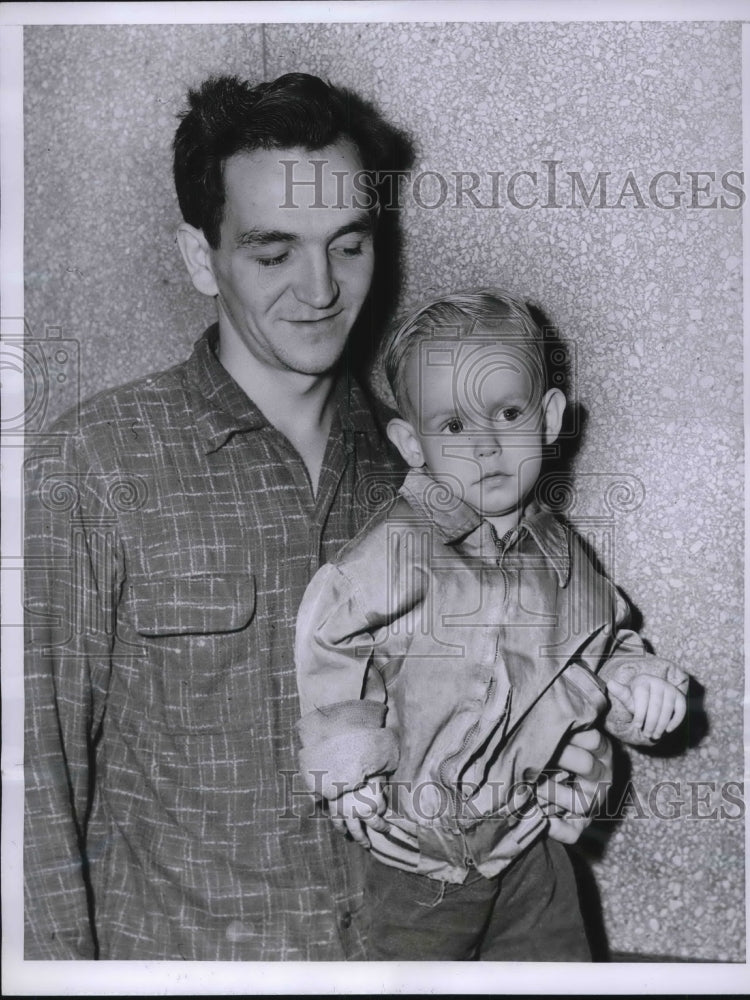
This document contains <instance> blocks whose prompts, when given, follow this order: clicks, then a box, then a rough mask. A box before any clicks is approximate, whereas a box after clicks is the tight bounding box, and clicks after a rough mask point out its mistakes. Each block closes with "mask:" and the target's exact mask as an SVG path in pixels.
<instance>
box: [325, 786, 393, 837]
mask: <svg viewBox="0 0 750 1000" xmlns="http://www.w3.org/2000/svg"><path fill="white" fill-rule="evenodd" d="M386 805H387V802H386V798H385V794H384V792H383V781H382V779H381V778H370V780H369V781H368V782H367V783H366V784H364V785H362V786H361V787H360V788H355V789H354V791H351V792H344V793H343V794H342V795H339V797H338V798H337V799H330V800H329V802H328V811H329V813H330V816H331V821H332V822H333V825H334V826H335V827H336V829H337V830H338V831H339V833H350V834H351V835H352V838H353V839H354V840H356V841H357V843H358V844H361V845H362V847H366V848H368V849H369V847H370V839H369V837H368V836H367V830H366V827H368V826H370V827H372V829H373V830H379V831H380V832H381V833H387V832H388V829H389V827H388V823H386V821H385V820H384V819H383V816H382V813H383V812H385V807H386Z"/></svg>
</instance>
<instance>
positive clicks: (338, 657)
mask: <svg viewBox="0 0 750 1000" xmlns="http://www.w3.org/2000/svg"><path fill="white" fill-rule="evenodd" d="M382 623H383V619H382V617H381V616H380V615H379V614H378V613H377V611H371V612H370V613H369V614H368V613H366V612H365V611H364V609H363V608H362V606H361V604H360V601H359V600H358V597H357V594H356V592H355V587H354V586H353V584H352V583H351V582H350V580H349V579H348V578H347V577H346V576H345V575H344V573H343V572H342V571H341V570H340V569H339V567H338V566H336V565H332V564H328V565H326V566H323V567H322V568H321V569H320V570H318V572H317V573H316V575H315V576H314V577H313V579H312V581H311V582H310V585H309V586H308V588H307V591H306V592H305V596H304V598H303V600H302V603H301V605H300V609H299V614H298V618H297V635H296V644H295V659H296V665H297V684H298V688H299V696H300V707H301V711H302V718H301V719H300V721H299V723H298V724H297V731H298V734H299V737H300V742H301V745H302V748H301V751H300V758H299V762H300V770H301V772H302V777H303V780H304V781H305V783H306V784H307V786H308V788H310V790H311V791H314V792H316V793H317V794H319V795H322V796H324V797H325V798H337V797H338V796H339V795H341V794H342V793H343V792H345V791H348V790H350V789H353V788H357V787H359V786H360V785H362V784H363V783H364V782H365V781H366V780H367V778H368V777H371V776H374V775H379V774H385V773H388V772H391V771H393V770H395V768H396V765H397V764H398V756H399V751H398V740H397V734H396V732H395V731H394V730H393V729H390V728H386V727H385V717H386V712H387V705H386V700H387V699H386V689H385V684H384V682H383V679H382V677H381V676H380V674H379V673H378V671H377V669H375V668H374V667H373V668H372V669H370V666H371V661H372V654H373V650H374V648H375V638H374V632H375V631H376V630H377V629H378V628H379V627H380V626H381V625H382Z"/></svg>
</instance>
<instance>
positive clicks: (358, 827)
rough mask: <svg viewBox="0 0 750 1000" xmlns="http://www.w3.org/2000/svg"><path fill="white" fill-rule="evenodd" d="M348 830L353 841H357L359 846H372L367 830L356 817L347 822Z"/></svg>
mask: <svg viewBox="0 0 750 1000" xmlns="http://www.w3.org/2000/svg"><path fill="white" fill-rule="evenodd" d="M345 822H346V829H347V830H348V831H349V833H350V835H351V837H352V839H353V840H356V841H357V843H358V844H361V845H362V847H369V846H370V838H369V837H368V836H367V834H366V833H365V829H364V827H363V826H362V821H361V820H359V819H356V818H355V817H350V818H349V819H347V820H346V821H345Z"/></svg>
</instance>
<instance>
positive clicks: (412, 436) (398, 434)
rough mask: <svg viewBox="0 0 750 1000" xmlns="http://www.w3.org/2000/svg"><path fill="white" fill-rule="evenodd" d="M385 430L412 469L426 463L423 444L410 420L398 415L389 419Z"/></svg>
mask: <svg viewBox="0 0 750 1000" xmlns="http://www.w3.org/2000/svg"><path fill="white" fill-rule="evenodd" d="M385 430H386V434H387V435H388V437H389V438H390V440H391V441H392V442H393V444H395V446H396V447H397V448H398V450H399V453H400V455H401V457H402V458H403V460H404V461H405V462H406V464H407V465H410V466H411V467H412V469H418V468H419V467H420V466H422V465H424V455H423V454H422V446H421V445H420V443H419V438H418V437H417V435H416V433H415V431H414V428H413V427H412V425H411V424H410V423H409V421H408V420H402V419H401V418H400V417H397V418H396V419H395V420H391V421H389V423H388V426H387V427H386V429H385Z"/></svg>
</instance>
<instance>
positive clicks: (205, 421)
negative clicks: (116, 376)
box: [185, 323, 373, 454]
mask: <svg viewBox="0 0 750 1000" xmlns="http://www.w3.org/2000/svg"><path fill="white" fill-rule="evenodd" d="M218 341H219V326H218V323H215V324H214V325H213V326H210V327H209V328H208V329H207V330H206V331H205V332H204V333H203V335H202V336H201V337H200V338H199V339H198V340H197V341H196V343H195V347H194V348H193V353H192V355H191V356H190V358H189V359H188V361H187V364H186V366H185V370H186V375H187V381H188V389H189V392H190V395H191V404H192V412H193V414H194V417H195V423H196V427H197V428H198V434H199V435H200V437H201V439H202V441H203V444H204V448H205V452H206V454H209V453H210V452H213V451H218V450H219V449H220V448H221V447H223V445H225V444H226V442H227V441H228V440H229V439H230V438H231V437H232V436H233V435H235V434H237V433H242V432H244V431H255V430H260V429H261V428H264V427H269V426H270V424H269V422H268V420H267V419H266V417H265V416H264V415H263V413H262V412H261V411H260V409H259V408H258V407H257V406H256V405H255V403H254V402H253V401H252V399H250V397H249V396H247V394H246V393H245V392H243V390H242V389H241V388H240V387H239V385H238V384H237V383H236V382H235V381H234V379H233V378H232V377H231V375H230V374H229V373H228V372H227V370H226V369H225V368H224V366H223V365H222V364H221V362H220V361H219V359H218V357H217V354H216V348H217V345H218ZM336 406H337V411H336V412H337V415H338V419H339V421H340V426H341V427H342V428H343V429H344V430H345V431H364V432H367V431H370V432H371V431H372V429H373V419H372V414H371V411H370V408H369V407H368V405H367V400H366V398H365V395H364V393H363V392H362V390H361V389H360V387H359V386H358V385H357V384H356V382H354V380H353V379H349V378H347V377H345V376H342V378H341V379H340V380H339V382H338V383H337V386H336Z"/></svg>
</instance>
